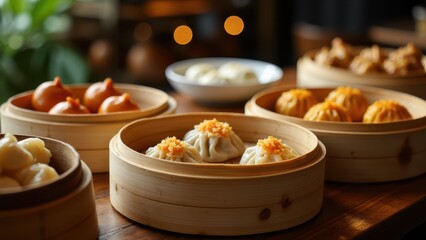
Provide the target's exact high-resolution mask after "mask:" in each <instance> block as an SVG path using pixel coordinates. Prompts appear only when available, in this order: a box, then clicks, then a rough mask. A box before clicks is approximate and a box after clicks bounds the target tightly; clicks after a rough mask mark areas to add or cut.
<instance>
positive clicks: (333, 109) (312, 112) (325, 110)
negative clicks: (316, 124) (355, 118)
mask: <svg viewBox="0 0 426 240" xmlns="http://www.w3.org/2000/svg"><path fill="white" fill-rule="evenodd" d="M303 119H304V120H309V121H334V122H351V121H352V119H351V116H350V115H349V114H348V112H347V111H346V109H345V108H344V107H342V106H341V105H339V104H337V103H334V102H331V101H324V102H321V103H317V104H315V105H314V106H313V107H311V108H310V109H309V111H308V112H307V113H306V114H305V116H304V117H303Z"/></svg>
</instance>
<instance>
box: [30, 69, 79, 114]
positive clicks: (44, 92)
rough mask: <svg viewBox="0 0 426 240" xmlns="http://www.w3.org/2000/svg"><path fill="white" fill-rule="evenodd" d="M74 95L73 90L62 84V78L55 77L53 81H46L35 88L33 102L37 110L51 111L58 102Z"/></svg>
mask: <svg viewBox="0 0 426 240" xmlns="http://www.w3.org/2000/svg"><path fill="white" fill-rule="evenodd" d="M72 96H73V94H72V92H71V91H70V90H69V89H68V88H66V87H65V86H63V85H62V82H61V78H60V77H55V79H54V80H53V81H48V82H44V83H42V84H40V85H39V86H38V87H37V88H36V89H35V90H34V93H33V95H32V98H31V103H32V105H33V108H34V109H35V110H37V111H42V112H49V110H50V109H51V108H52V107H53V106H55V105H56V104H57V103H59V102H63V101H65V100H66V99H67V97H72Z"/></svg>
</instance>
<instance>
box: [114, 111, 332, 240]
mask: <svg viewBox="0 0 426 240" xmlns="http://www.w3.org/2000/svg"><path fill="white" fill-rule="evenodd" d="M324 156H325V148H324V146H323V145H322V143H321V142H319V141H318V139H317V137H316V136H315V135H314V134H313V133H312V132H310V131H308V130H307V129H305V128H302V127H300V126H297V125H295V124H292V123H288V122H284V121H276V120H273V119H266V118H259V117H252V116H246V115H243V114H235V113H191V114H173V115H169V116H158V117H153V118H147V119H141V120H137V121H134V122H132V123H130V124H128V125H126V126H125V127H123V128H122V129H121V130H120V132H119V133H118V134H117V135H116V136H114V138H113V139H112V140H111V142H110V197H111V204H112V206H113V207H114V208H115V209H116V210H117V211H119V212H120V213H121V214H123V215H124V216H126V217H128V218H130V219H132V220H134V221H136V222H139V223H142V224H146V225H149V226H153V227H156V228H160V229H164V230H169V231H174V232H180V233H189V234H203V235H245V234H256V233H264V232H270V231H276V230H281V229H286V228H290V227H293V226H296V225H299V224H302V223H303V222H306V221H308V220H309V219H311V218H313V217H314V216H315V215H316V214H317V213H318V212H319V211H320V209H321V207H322V199H323V184H324V161H323V159H324Z"/></svg>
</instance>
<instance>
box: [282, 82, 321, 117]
mask: <svg viewBox="0 0 426 240" xmlns="http://www.w3.org/2000/svg"><path fill="white" fill-rule="evenodd" d="M317 103H318V100H317V99H316V97H315V96H314V95H313V94H312V92H311V91H309V90H307V89H291V90H288V91H284V92H282V93H281V96H280V97H279V98H278V100H277V102H276V103H275V111H276V112H277V113H280V114H283V115H287V116H292V117H299V118H303V116H304V115H305V114H306V112H307V111H308V110H309V108H311V107H312V106H313V105H315V104H317Z"/></svg>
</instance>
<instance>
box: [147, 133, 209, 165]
mask: <svg viewBox="0 0 426 240" xmlns="http://www.w3.org/2000/svg"><path fill="white" fill-rule="evenodd" d="M145 155H147V156H149V157H154V158H160V159H165V160H171V161H175V162H189V163H202V162H203V160H202V159H201V155H200V153H199V152H198V150H197V149H196V148H195V147H194V146H192V145H190V144H188V143H187V142H185V141H181V140H179V139H177V138H176V137H167V138H165V139H163V140H162V141H161V143H159V144H157V145H156V146H154V147H150V148H148V150H146V152H145Z"/></svg>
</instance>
